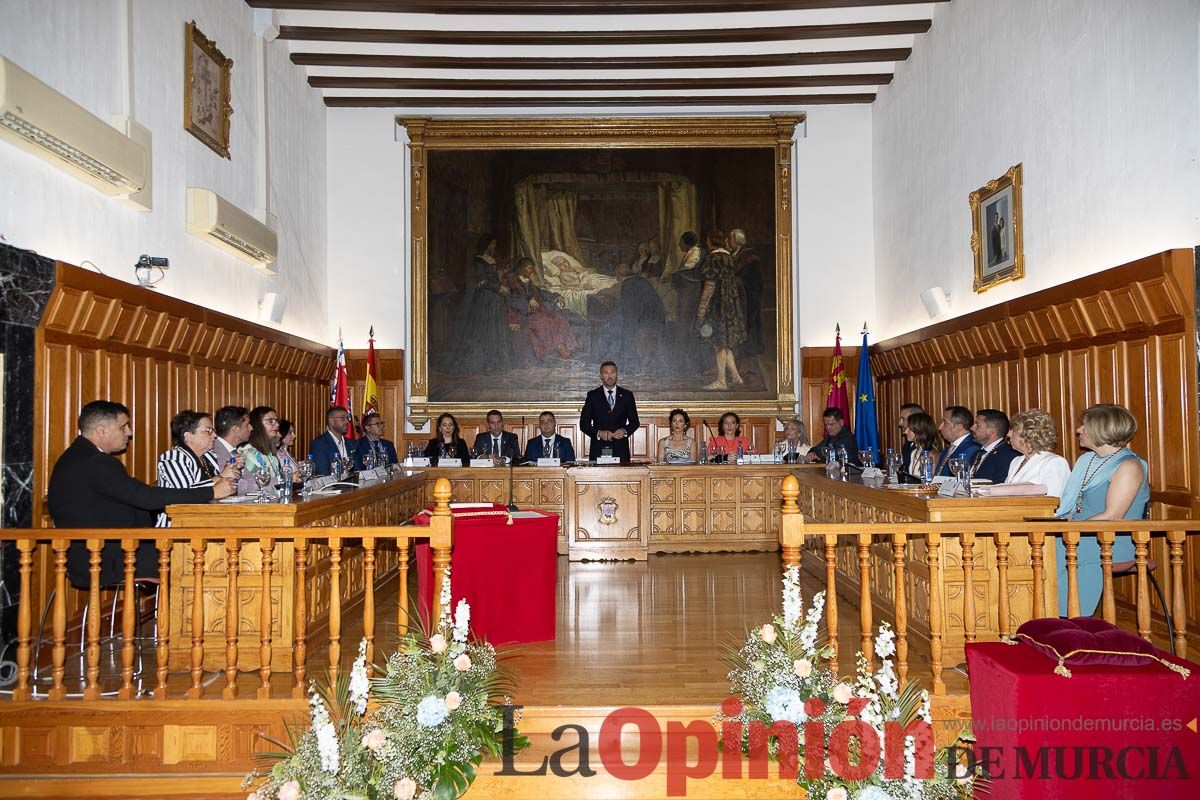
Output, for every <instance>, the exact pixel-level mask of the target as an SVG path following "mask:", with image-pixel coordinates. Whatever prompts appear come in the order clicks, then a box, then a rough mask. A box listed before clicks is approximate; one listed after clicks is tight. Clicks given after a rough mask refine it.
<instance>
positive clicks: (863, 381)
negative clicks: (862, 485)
mask: <svg viewBox="0 0 1200 800" xmlns="http://www.w3.org/2000/svg"><path fill="white" fill-rule="evenodd" d="M856 388H857V392H856V393H855V398H854V440H855V441H856V442H858V450H859V452H862V451H863V450H865V449H866V448H868V447H869V448H871V452H872V453H874V454H875V456H876V458H878V456H879V420H878V418H877V417H876V415H875V378H874V377H873V376H872V375H871V359H870V357H869V356H868V354H867V328H866V326H865V325H864V326H863V338H862V349H861V350H859V351H858V386H857V387H856ZM864 466H874V465H873V464H866V465H864Z"/></svg>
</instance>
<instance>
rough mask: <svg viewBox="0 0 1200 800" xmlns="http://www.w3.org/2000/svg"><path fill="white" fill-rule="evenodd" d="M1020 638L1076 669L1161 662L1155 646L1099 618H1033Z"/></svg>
mask: <svg viewBox="0 0 1200 800" xmlns="http://www.w3.org/2000/svg"><path fill="white" fill-rule="evenodd" d="M1017 638H1018V639H1020V640H1021V641H1022V642H1024V643H1025V644H1027V645H1029V646H1030V647H1032V648H1033V649H1034V650H1037V651H1038V652H1039V653H1041V654H1042V655H1044V656H1046V657H1047V658H1049V659H1051V660H1053V661H1056V662H1059V663H1063V664H1071V665H1073V666H1113V667H1141V666H1145V665H1146V664H1151V663H1153V662H1155V661H1157V660H1158V657H1157V655H1156V654H1157V651H1156V650H1155V649H1154V645H1152V644H1150V643H1149V642H1147V641H1146V640H1145V639H1143V638H1142V637H1140V636H1138V635H1137V634H1136V633H1132V632H1131V631H1123V630H1121V629H1120V628H1118V627H1117V626H1115V625H1113V624H1111V623H1108V622H1105V621H1104V620H1102V619H1097V618H1096V617H1073V618H1072V619H1054V618H1045V619H1031V620H1029V622H1026V623H1025V624H1024V625H1022V626H1021V627H1019V628H1017Z"/></svg>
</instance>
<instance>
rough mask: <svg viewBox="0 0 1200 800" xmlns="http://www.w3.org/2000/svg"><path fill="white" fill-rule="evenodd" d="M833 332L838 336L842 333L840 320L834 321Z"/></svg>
mask: <svg viewBox="0 0 1200 800" xmlns="http://www.w3.org/2000/svg"><path fill="white" fill-rule="evenodd" d="M833 332H834V333H835V334H837V335H838V336H841V335H842V323H840V322H836V323H834V325H833Z"/></svg>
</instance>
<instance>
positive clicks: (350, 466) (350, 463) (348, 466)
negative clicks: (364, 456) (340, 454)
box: [342, 456, 354, 480]
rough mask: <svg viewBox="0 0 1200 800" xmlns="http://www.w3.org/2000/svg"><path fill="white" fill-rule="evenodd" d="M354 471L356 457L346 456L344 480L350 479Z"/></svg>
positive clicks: (343, 469)
mask: <svg viewBox="0 0 1200 800" xmlns="http://www.w3.org/2000/svg"><path fill="white" fill-rule="evenodd" d="M353 473H354V459H353V458H351V457H350V456H346V457H345V458H343V459H342V480H348V479H349V478H350V476H351V475H352V474H353Z"/></svg>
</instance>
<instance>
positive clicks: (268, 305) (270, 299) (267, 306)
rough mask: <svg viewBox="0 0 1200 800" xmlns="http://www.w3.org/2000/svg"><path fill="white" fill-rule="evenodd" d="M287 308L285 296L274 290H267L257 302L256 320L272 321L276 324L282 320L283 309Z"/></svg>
mask: <svg viewBox="0 0 1200 800" xmlns="http://www.w3.org/2000/svg"><path fill="white" fill-rule="evenodd" d="M285 308H287V298H286V297H284V296H283V295H281V294H278V293H276V292H267V293H266V294H264V295H263V299H262V301H261V302H260V303H259V304H258V321H259V322H273V323H275V324H276V325H278V324H279V323H280V322H283V310H284V309H285Z"/></svg>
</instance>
